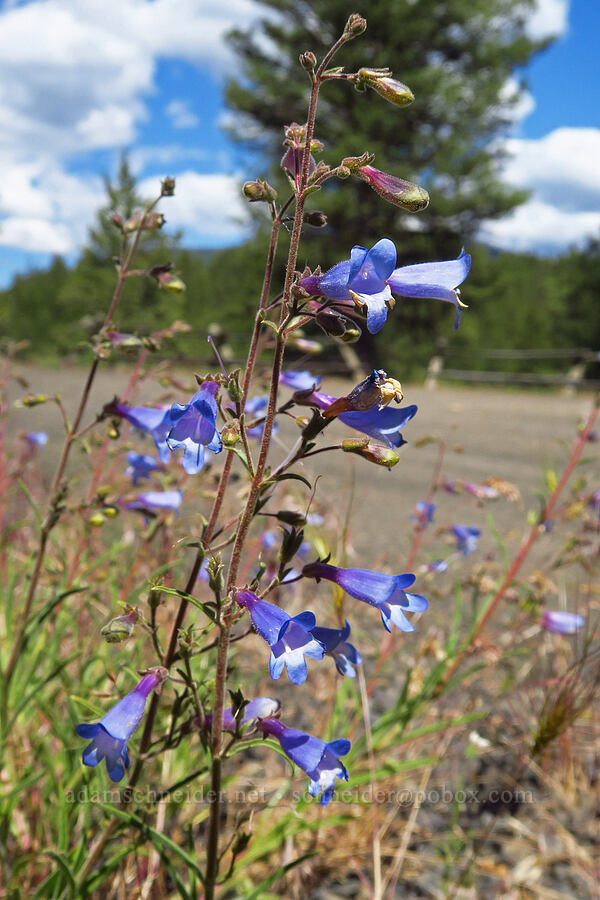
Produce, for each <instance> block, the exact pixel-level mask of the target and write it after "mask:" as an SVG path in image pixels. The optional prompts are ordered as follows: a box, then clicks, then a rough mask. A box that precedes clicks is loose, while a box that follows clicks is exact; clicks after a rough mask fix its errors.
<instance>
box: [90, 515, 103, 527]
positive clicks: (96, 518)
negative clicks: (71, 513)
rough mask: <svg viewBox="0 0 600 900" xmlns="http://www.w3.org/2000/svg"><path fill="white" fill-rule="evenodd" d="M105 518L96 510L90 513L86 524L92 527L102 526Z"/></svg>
mask: <svg viewBox="0 0 600 900" xmlns="http://www.w3.org/2000/svg"><path fill="white" fill-rule="evenodd" d="M105 521H106V520H105V518H104V516H103V515H102V513H101V512H96V513H94V514H93V515H91V516H90V517H89V519H88V525H92V526H93V527H94V528H102V526H103V525H104V522H105Z"/></svg>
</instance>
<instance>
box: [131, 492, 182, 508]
mask: <svg viewBox="0 0 600 900" xmlns="http://www.w3.org/2000/svg"><path fill="white" fill-rule="evenodd" d="M181 501H182V496H181V491H146V492H145V493H143V494H138V495H137V500H134V501H132V502H131V503H128V504H127V509H150V510H153V509H179V507H180V506H181Z"/></svg>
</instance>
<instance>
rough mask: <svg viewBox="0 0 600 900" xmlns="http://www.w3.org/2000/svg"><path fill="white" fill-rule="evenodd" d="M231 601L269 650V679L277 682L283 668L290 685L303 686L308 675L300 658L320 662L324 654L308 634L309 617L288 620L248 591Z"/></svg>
mask: <svg viewBox="0 0 600 900" xmlns="http://www.w3.org/2000/svg"><path fill="white" fill-rule="evenodd" d="M235 599H236V602H237V603H239V605H240V606H244V607H245V608H246V609H247V610H248V612H249V613H250V618H251V619H252V624H253V625H254V627H255V629H256V631H257V632H258V634H259V635H260V636H261V638H263V640H265V641H266V642H267V644H268V645H269V646H270V648H271V657H270V659H269V672H270V673H271V678H273V679H275V680H276V679H278V678H279V677H280V675H281V673H282V672H283V669H284V666H287V672H288V676H289V679H290V681H291V682H292V684H304V682H305V681H306V678H307V675H308V669H307V666H306V660H305V659H304V657H305V656H308V657H309V658H310V659H323V656H324V654H325V648H324V647H323V645H322V644H321V643H319V641H317V640H315V638H314V637H313V634H312V629H313V628H314V626H315V617H314V615H313V613H311V612H303V613H300V614H299V615H298V616H289V615H288V614H287V613H286V612H284V611H283V610H282V609H280V608H279V607H278V606H274V605H273V604H272V603H267V601H266V600H259V598H258V597H257V596H256V594H253V593H252V591H238V592H237V593H236V595H235Z"/></svg>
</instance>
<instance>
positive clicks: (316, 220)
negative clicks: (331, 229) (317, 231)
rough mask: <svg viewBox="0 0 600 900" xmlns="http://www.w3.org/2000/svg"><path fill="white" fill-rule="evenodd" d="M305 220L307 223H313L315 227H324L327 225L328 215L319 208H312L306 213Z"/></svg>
mask: <svg viewBox="0 0 600 900" xmlns="http://www.w3.org/2000/svg"><path fill="white" fill-rule="evenodd" d="M303 221H304V223H305V224H306V225H312V226H313V228H324V227H325V225H327V216H326V215H325V213H324V212H320V211H319V210H316V209H315V210H311V211H310V212H305V213H304V218H303Z"/></svg>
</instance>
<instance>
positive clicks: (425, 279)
mask: <svg viewBox="0 0 600 900" xmlns="http://www.w3.org/2000/svg"><path fill="white" fill-rule="evenodd" d="M470 268H471V255H470V254H469V253H465V248H464V247H463V248H462V250H461V251H460V256H459V257H458V258H457V259H449V260H445V261H443V262H429V263H418V264H417V265H415V266H401V267H400V268H399V269H394V271H393V272H392V274H391V275H390V277H389V279H388V283H389V286H390V288H391V290H392V293H394V294H400V296H401V297H408V298H410V299H412V300H446V301H447V302H448V303H453V304H454V305H455V307H456V319H455V320H454V328H455V329H457V328H458V326H459V324H460V311H461V309H466V306H465V304H464V303H463V302H462V301H461V299H460V291H459V290H458V285H459V284H462V282H463V281H464V280H465V278H466V277H467V275H468V274H469V269H470Z"/></svg>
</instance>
